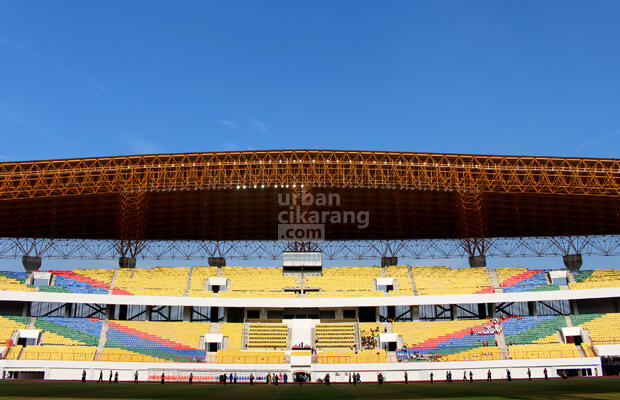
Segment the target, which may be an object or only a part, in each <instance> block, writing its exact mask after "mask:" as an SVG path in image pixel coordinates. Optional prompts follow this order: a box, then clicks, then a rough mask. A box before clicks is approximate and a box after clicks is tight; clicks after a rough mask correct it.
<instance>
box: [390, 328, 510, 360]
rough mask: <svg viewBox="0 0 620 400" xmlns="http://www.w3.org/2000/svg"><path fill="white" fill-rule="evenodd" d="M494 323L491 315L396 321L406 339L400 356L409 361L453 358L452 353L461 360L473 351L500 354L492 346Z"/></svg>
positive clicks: (479, 354) (471, 354) (491, 354)
mask: <svg viewBox="0 0 620 400" xmlns="http://www.w3.org/2000/svg"><path fill="white" fill-rule="evenodd" d="M493 325H494V324H493V321H492V320H490V319H479V320H464V321H430V322H422V321H413V322H394V324H393V330H394V332H395V333H397V334H398V335H400V336H401V337H402V339H403V350H401V351H399V352H397V356H398V358H399V359H401V360H408V361H417V360H428V359H431V360H436V361H444V359H445V360H448V359H450V360H452V359H451V358H450V356H449V355H450V354H453V355H454V356H453V357H452V358H454V357H459V358H458V359H459V360H462V359H463V357H465V358H467V357H472V358H473V357H474V355H477V356H476V357H478V356H480V357H481V358H482V356H487V357H493V356H494V355H496V354H497V355H498V354H499V353H498V352H496V351H495V350H491V349H490V347H489V346H493V345H494V344H495V333H494V332H495V331H494V330H493ZM486 353H489V354H486ZM457 354H460V355H457ZM497 357H499V356H497ZM493 359H495V358H493Z"/></svg>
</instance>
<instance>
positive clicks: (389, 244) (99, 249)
mask: <svg viewBox="0 0 620 400" xmlns="http://www.w3.org/2000/svg"><path fill="white" fill-rule="evenodd" d="M484 240H485V252H484V253H483V254H485V255H486V256H489V257H547V256H564V255H567V254H583V255H601V256H618V255H620V236H619V235H615V236H579V237H571V236H567V237H535V238H495V239H484ZM312 244H313V246H312V247H313V248H314V249H315V250H316V251H322V252H323V257H324V259H326V260H378V259H379V258H380V257H384V256H395V257H399V258H401V259H448V258H462V257H468V256H470V255H471V253H470V252H469V247H468V246H469V241H468V240H463V239H461V240H439V239H437V240H387V241H325V242H313V243H312ZM142 246H143V247H142V251H141V252H140V254H139V255H138V258H139V259H145V260H166V259H182V260H204V259H207V258H209V257H225V258H227V259H237V260H251V259H258V260H261V259H262V260H278V259H280V257H281V256H282V252H283V251H288V250H290V249H291V247H290V242H280V241H146V242H143V243H142ZM23 255H34V256H39V257H43V258H60V259H98V260H112V259H116V258H118V256H119V252H118V243H117V242H116V241H112V240H110V241H97V240H78V239H73V240H65V239H15V238H0V258H5V259H7V258H21V257H22V256H23Z"/></svg>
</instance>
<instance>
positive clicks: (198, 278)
mask: <svg viewBox="0 0 620 400" xmlns="http://www.w3.org/2000/svg"><path fill="white" fill-rule="evenodd" d="M215 276H217V267H201V266H196V267H194V268H192V274H191V277H190V279H191V285H190V288H189V293H188V294H187V295H188V296H191V297H212V296H213V291H211V290H209V286H208V282H207V280H208V279H209V278H212V277H215Z"/></svg>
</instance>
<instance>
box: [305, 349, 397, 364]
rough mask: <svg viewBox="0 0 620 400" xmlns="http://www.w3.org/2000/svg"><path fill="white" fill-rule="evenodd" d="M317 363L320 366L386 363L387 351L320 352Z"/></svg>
mask: <svg viewBox="0 0 620 400" xmlns="http://www.w3.org/2000/svg"><path fill="white" fill-rule="evenodd" d="M317 361H318V363H319V364H358V363H385V362H387V360H386V354H385V350H382V349H375V350H361V351H357V352H354V351H319V353H318V357H317Z"/></svg>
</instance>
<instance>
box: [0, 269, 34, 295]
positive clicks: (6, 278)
mask: <svg viewBox="0 0 620 400" xmlns="http://www.w3.org/2000/svg"><path fill="white" fill-rule="evenodd" d="M27 277H28V274H27V273H25V272H13V271H0V290H12V291H20V292H32V291H33V290H34V288H33V287H32V286H29V285H26V284H25V282H26V278H27Z"/></svg>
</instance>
